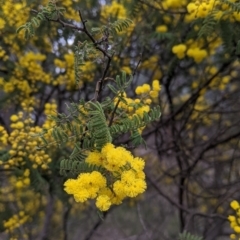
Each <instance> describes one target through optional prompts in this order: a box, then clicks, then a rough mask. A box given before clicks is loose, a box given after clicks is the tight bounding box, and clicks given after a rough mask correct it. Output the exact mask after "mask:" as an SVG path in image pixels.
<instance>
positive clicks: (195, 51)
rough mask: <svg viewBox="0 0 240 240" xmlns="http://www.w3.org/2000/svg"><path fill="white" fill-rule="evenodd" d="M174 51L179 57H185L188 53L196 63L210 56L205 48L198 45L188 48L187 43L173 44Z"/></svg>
mask: <svg viewBox="0 0 240 240" xmlns="http://www.w3.org/2000/svg"><path fill="white" fill-rule="evenodd" d="M187 49H188V50H187ZM172 52H173V53H174V54H176V55H177V57H178V58H179V59H183V58H184V57H185V56H186V55H187V56H188V57H192V58H193V59H194V61H195V62H196V63H200V62H202V61H203V60H204V59H205V58H206V57H207V56H208V54H207V51H206V50H205V49H201V48H199V47H197V46H192V47H189V48H187V45H186V44H178V45H175V46H173V48H172Z"/></svg>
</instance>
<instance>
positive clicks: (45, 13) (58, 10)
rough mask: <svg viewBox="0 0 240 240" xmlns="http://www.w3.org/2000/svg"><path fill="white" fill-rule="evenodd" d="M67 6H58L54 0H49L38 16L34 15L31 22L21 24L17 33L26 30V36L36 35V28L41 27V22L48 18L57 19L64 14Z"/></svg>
mask: <svg viewBox="0 0 240 240" xmlns="http://www.w3.org/2000/svg"><path fill="white" fill-rule="evenodd" d="M64 11H65V8H63V7H57V6H56V3H55V2H54V1H49V2H48V4H47V6H46V7H43V8H42V10H41V11H40V12H38V13H37V15H36V17H33V18H32V19H31V20H30V21H29V22H27V23H26V24H24V25H22V26H20V27H19V28H18V29H17V33H19V32H20V31H22V30H24V31H25V38H26V39H28V38H30V37H33V36H34V35H35V28H37V27H39V26H40V24H41V22H42V21H44V20H47V19H50V20H51V19H56V18H58V17H59V15H63V13H64Z"/></svg>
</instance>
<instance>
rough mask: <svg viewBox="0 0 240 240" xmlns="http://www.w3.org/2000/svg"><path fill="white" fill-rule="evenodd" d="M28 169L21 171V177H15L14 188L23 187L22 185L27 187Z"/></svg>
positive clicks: (28, 183)
mask: <svg viewBox="0 0 240 240" xmlns="http://www.w3.org/2000/svg"><path fill="white" fill-rule="evenodd" d="M29 176H30V170H29V169H26V170H25V171H24V173H23V176H22V177H19V178H18V179H17V182H16V184H15V186H16V188H19V189H20V188H23V187H28V186H29V185H30V178H29Z"/></svg>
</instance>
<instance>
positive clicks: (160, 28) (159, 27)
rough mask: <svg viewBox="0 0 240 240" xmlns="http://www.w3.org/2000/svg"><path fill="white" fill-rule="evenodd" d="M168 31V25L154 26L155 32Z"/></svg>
mask: <svg viewBox="0 0 240 240" xmlns="http://www.w3.org/2000/svg"><path fill="white" fill-rule="evenodd" d="M167 31H168V27H167V26H166V25H159V26H157V27H156V32H159V33H164V32H167Z"/></svg>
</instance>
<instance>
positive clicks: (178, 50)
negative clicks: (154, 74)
mask: <svg viewBox="0 0 240 240" xmlns="http://www.w3.org/2000/svg"><path fill="white" fill-rule="evenodd" d="M186 50H187V46H186V45H185V44H178V45H175V46H173V48H172V52H173V53H174V54H176V55H177V57H178V58H179V59H182V58H184V57H185V52H186Z"/></svg>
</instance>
